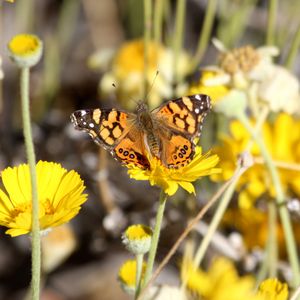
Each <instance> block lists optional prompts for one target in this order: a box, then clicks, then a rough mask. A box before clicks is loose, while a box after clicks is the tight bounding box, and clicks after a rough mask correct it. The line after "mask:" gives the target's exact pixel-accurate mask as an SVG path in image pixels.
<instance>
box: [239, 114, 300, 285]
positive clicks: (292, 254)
mask: <svg viewBox="0 0 300 300" xmlns="http://www.w3.org/2000/svg"><path fill="white" fill-rule="evenodd" d="M237 118H238V119H239V120H240V122H241V123H242V124H243V125H244V127H245V128H246V129H247V130H248V132H249V133H250V134H251V136H252V138H253V140H254V141H255V142H256V143H257V144H258V146H259V149H260V151H261V155H262V156H263V158H264V160H265V164H266V166H267V168H268V170H269V172H270V176H271V178H272V181H273V184H274V188H275V193H276V204H277V206H278V208H279V216H280V220H281V224H282V227H283V231H284V236H285V241H286V248H287V253H288V257H289V262H290V265H291V268H292V272H293V280H292V285H293V287H296V286H298V285H299V283H300V269H299V262H298V255H297V247H296V242H295V237H294V234H293V228H292V223H291V220H290V215H289V212H288V209H287V207H286V205H285V204H284V201H285V195H284V192H283V189H282V186H281V182H280V178H279V174H278V171H277V169H276V167H275V165H274V162H273V160H272V157H271V156H270V153H269V152H268V150H267V148H266V145H265V143H264V141H263V139H262V138H261V136H260V135H259V134H258V133H256V132H255V130H254V129H253V128H252V126H251V124H250V122H249V120H248V118H247V116H246V115H245V113H240V114H239V115H238V116H237Z"/></svg>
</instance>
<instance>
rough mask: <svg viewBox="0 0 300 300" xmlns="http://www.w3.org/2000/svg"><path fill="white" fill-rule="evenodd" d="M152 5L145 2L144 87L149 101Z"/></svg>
mask: <svg viewBox="0 0 300 300" xmlns="http://www.w3.org/2000/svg"><path fill="white" fill-rule="evenodd" d="M151 18H152V3H151V0H144V85H143V97H144V99H145V101H147V99H146V98H147V93H148V78H147V76H148V71H149V70H148V69H149V48H150V42H151V23H152V20H151Z"/></svg>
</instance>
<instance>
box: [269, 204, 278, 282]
mask: <svg viewBox="0 0 300 300" xmlns="http://www.w3.org/2000/svg"><path fill="white" fill-rule="evenodd" d="M268 210H269V219H268V227H269V228H268V231H269V239H268V248H267V250H268V251H267V253H268V261H269V262H268V267H269V277H270V278H274V277H276V276H277V261H278V249H277V237H276V234H277V232H276V228H277V211H276V206H275V203H274V202H270V203H269V204H268Z"/></svg>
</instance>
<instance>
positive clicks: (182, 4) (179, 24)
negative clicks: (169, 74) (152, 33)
mask: <svg viewBox="0 0 300 300" xmlns="http://www.w3.org/2000/svg"><path fill="white" fill-rule="evenodd" d="M185 9H186V0H178V1H177V6H176V16H175V34H174V41H173V83H174V84H175V87H176V85H177V84H178V82H179V81H180V79H181V78H180V74H179V72H178V70H177V69H178V68H177V67H178V58H179V55H180V52H181V48H182V43H183V31H184V21H185Z"/></svg>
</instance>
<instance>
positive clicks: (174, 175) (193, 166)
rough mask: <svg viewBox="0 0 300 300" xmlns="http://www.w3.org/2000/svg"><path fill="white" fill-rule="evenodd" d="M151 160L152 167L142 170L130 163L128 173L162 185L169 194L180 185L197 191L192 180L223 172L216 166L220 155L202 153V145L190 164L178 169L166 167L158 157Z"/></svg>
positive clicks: (132, 176) (138, 178)
mask: <svg viewBox="0 0 300 300" xmlns="http://www.w3.org/2000/svg"><path fill="white" fill-rule="evenodd" d="M149 161H150V169H147V170H142V169H140V168H138V167H135V166H131V165H130V166H129V169H128V174H129V175H130V177H131V178H134V179H136V180H149V182H150V184H151V185H158V186H160V187H161V188H162V189H163V190H164V192H165V193H166V194H168V195H169V196H171V195H174V194H175V193H176V191H177V189H178V187H179V186H181V187H182V188H183V189H185V190H186V191H188V192H189V193H195V188H194V186H193V184H192V182H194V181H195V180H197V179H199V178H200V177H203V176H208V175H212V174H216V173H220V172H221V169H219V168H215V166H216V165H217V163H218V162H219V158H218V156H217V155H210V152H208V153H206V154H205V155H202V149H201V147H196V153H195V156H194V158H193V160H192V161H191V162H190V163H189V164H188V165H186V166H184V167H181V168H178V169H169V168H166V167H165V166H164V165H162V163H161V162H160V161H159V160H158V159H156V158H153V159H149Z"/></svg>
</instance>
